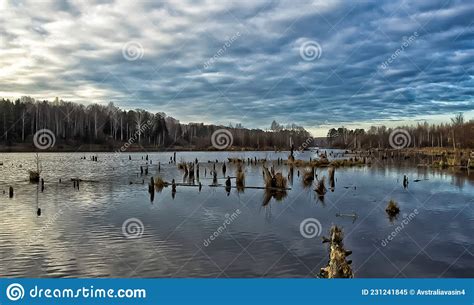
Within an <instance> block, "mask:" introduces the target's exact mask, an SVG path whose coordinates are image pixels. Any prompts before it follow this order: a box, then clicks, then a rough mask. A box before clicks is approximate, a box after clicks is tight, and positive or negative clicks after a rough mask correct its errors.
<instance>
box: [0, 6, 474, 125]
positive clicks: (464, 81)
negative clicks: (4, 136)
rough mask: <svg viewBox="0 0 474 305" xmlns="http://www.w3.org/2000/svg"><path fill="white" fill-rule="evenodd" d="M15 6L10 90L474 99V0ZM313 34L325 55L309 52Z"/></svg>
mask: <svg viewBox="0 0 474 305" xmlns="http://www.w3.org/2000/svg"><path fill="white" fill-rule="evenodd" d="M5 9H6V10H5V11H6V14H5V16H4V17H6V18H3V20H2V21H0V33H1V36H2V40H1V42H2V49H1V51H0V52H1V54H2V57H1V58H2V59H0V61H1V65H2V72H1V73H0V81H1V83H2V88H1V89H0V91H1V94H2V95H3V96H6V97H10V96H18V95H32V96H34V97H37V98H52V97H54V96H60V97H62V98H64V99H71V100H77V101H82V102H104V103H105V102H108V101H114V102H115V103H116V104H118V105H120V106H123V107H126V108H136V107H142V108H147V109H149V110H152V111H163V112H166V113H168V114H170V115H173V116H175V117H177V118H178V119H181V120H183V121H191V120H192V121H200V120H202V121H206V122H216V123H222V124H227V123H229V122H233V123H236V122H242V123H244V125H246V126H248V127H266V126H268V124H269V122H270V121H271V120H273V119H276V120H279V121H281V122H283V123H290V122H296V123H298V124H302V125H304V126H305V127H308V128H312V127H313V128H314V127H317V126H319V125H321V124H326V125H327V124H339V123H344V122H346V123H347V122H349V123H350V122H370V121H372V120H374V121H377V120H386V121H390V120H396V119H397V117H404V118H409V117H413V118H414V119H415V118H416V117H419V116H426V115H436V114H447V113H453V112H458V111H472V110H473V109H474V102H473V98H472V96H473V95H472V93H473V89H472V88H473V85H474V80H473V73H474V71H473V69H474V68H473V67H474V65H473V62H474V25H473V22H472V15H473V14H474V3H472V1H467V0H466V1H416V2H414V3H408V2H406V1H356V2H340V1H334V2H328V1H296V2H295V1H243V2H234V1H221V2H216V1H198V2H196V1H192V2H191V1H184V0H183V1H170V2H158V3H155V2H152V1H144V2H140V1H139V2H134V1H130V2H127V1H120V2H114V1H97V3H94V4H84V3H82V2H77V1H53V2H51V3H47V2H41V3H38V2H31V3H29V2H25V1H24V2H19V3H17V4H15V5H14V6H9V7H6V8H5ZM306 43H310V45H311V46H313V47H314V46H316V47H315V48H313V49H311V50H310V51H315V52H316V53H317V54H316V57H315V58H308V57H307V55H305V56H306V57H305V56H302V54H301V52H300V51H301V48H302V46H304V45H305V44H306ZM128 44H132V45H133V46H135V47H136V48H135V49H132V48H126V49H124V47H126V46H127V45H128ZM319 47H320V49H319ZM123 51H124V52H127V51H130V54H128V55H127V56H129V57H133V56H135V55H138V56H137V58H133V59H134V60H128V59H130V58H127V56H125V53H123ZM133 51H136V52H138V53H133ZM319 52H321V54H319ZM309 54H310V55H309V57H311V56H312V55H311V53H309ZM200 118H201V119H200Z"/></svg>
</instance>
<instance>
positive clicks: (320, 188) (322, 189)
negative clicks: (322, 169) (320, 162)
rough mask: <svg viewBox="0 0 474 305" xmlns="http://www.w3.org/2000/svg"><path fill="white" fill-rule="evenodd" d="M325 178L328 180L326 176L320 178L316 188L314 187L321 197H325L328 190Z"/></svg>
mask: <svg viewBox="0 0 474 305" xmlns="http://www.w3.org/2000/svg"><path fill="white" fill-rule="evenodd" d="M325 180H326V177H323V178H322V179H321V180H318V182H317V184H316V188H315V189H314V191H315V192H316V193H317V194H318V195H319V196H320V197H323V196H324V194H326V192H327V189H326V185H325V182H324V181H325Z"/></svg>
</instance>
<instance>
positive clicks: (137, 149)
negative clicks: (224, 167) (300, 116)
mask: <svg viewBox="0 0 474 305" xmlns="http://www.w3.org/2000/svg"><path fill="white" fill-rule="evenodd" d="M122 147H123V146H119V147H110V146H108V145H97V144H90V145H89V144H87V145H80V146H79V147H75V146H69V145H58V146H55V147H52V148H48V149H45V150H41V149H36V148H35V147H34V146H33V147H32V146H31V145H12V146H6V145H0V153H36V152H37V153H42V152H57V153H62V152H69V153H74V152H78V153H106V152H110V153H115V152H118V153H124V154H126V153H143V152H149V153H152V152H175V151H176V152H183V151H193V152H219V151H227V152H252V151H269V152H270V151H275V149H274V148H269V147H267V148H261V149H255V148H249V147H234V148H233V149H232V147H231V149H224V150H217V149H212V148H209V149H205V148H195V147H163V148H162V149H159V148H158V149H157V147H147V146H143V145H142V146H135V145H134V146H130V147H128V148H127V149H126V150H123V151H121V148H122ZM326 149H330V148H326ZM288 151H289V149H283V150H277V152H288Z"/></svg>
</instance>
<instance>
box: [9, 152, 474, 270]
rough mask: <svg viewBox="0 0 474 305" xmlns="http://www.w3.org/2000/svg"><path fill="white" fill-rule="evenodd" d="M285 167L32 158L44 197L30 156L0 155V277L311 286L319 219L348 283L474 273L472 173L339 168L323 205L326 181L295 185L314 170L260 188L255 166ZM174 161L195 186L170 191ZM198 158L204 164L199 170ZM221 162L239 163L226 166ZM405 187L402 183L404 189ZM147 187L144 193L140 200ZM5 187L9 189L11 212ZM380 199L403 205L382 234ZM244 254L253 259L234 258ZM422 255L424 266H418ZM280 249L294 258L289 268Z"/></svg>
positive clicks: (286, 172)
mask: <svg viewBox="0 0 474 305" xmlns="http://www.w3.org/2000/svg"><path fill="white" fill-rule="evenodd" d="M287 155H288V153H285V152H283V153H273V152H232V153H226V152H216V153H206V152H193V153H184V152H183V153H180V152H178V153H177V156H174V155H173V154H172V153H149V154H148V159H149V160H146V156H145V155H144V154H137V153H131V154H130V156H129V154H128V153H127V154H126V155H123V156H122V155H116V154H96V156H97V160H98V161H91V160H90V158H89V155H86V158H83V156H84V154H82V153H81V154H72V153H65V154H51V153H42V154H40V158H41V163H42V175H41V176H42V178H44V181H45V184H44V186H45V187H44V190H43V192H41V184H30V183H29V177H28V171H27V169H29V168H34V167H35V166H36V164H35V158H34V155H33V154H0V161H2V162H3V163H4V165H3V166H1V167H0V177H1V178H0V191H4V193H3V192H0V194H2V193H3V194H2V195H0V221H1V224H2V227H3V228H4V229H3V230H2V231H1V232H0V274H2V275H7V276H52V277H53V276H54V277H68V276H92V277H95V276H106V277H107V276H115V277H117V276H124V277H127V276H132V277H167V276H176V277H194V276H197V277H213V276H218V275H219V274H221V270H219V268H220V269H222V270H224V268H225V273H226V274H227V275H228V276H231V277H254V276H267V277H307V276H315V274H313V273H311V272H310V271H308V268H307V267H306V266H310V267H311V268H313V267H314V268H315V269H314V270H319V268H321V267H323V266H324V263H325V262H326V261H327V249H326V248H325V246H324V245H322V244H320V242H319V241H318V240H317V239H306V238H304V237H302V236H301V234H300V230H299V225H300V223H301V222H302V221H303V220H304V219H306V218H316V219H318V220H319V221H320V222H321V225H322V230H323V231H324V232H325V233H326V234H327V232H328V230H329V228H330V227H331V225H332V224H337V225H339V226H341V227H343V229H344V232H345V239H344V243H345V244H346V245H347V247H348V248H350V249H351V250H353V254H352V256H351V258H352V260H353V263H352V266H353V268H354V270H357V272H356V277H394V276H395V277H403V276H407V277H437V276H442V277H463V276H472V274H473V273H474V267H473V264H472V261H473V258H472V256H471V255H470V253H472V251H470V252H467V251H465V249H470V247H472V231H473V229H474V208H473V203H472V198H473V197H474V178H473V173H472V171H459V170H453V169H446V170H438V169H430V168H420V167H416V166H413V165H412V164H409V163H408V164H405V163H403V164H400V165H399V166H394V165H393V164H391V163H390V162H389V160H388V161H387V162H385V161H383V162H382V161H381V162H380V164H377V165H376V164H373V165H372V166H371V167H354V168H338V169H336V172H335V175H334V176H335V178H334V181H333V182H334V185H333V190H334V191H333V192H324V193H323V197H322V198H319V197H320V196H319V194H318V193H317V192H316V191H315V189H317V187H318V184H319V181H323V180H324V179H326V182H327V183H328V186H329V188H330V189H331V184H332V183H331V181H330V180H328V179H329V178H330V173H329V172H328V169H327V168H317V169H316V170H315V173H314V177H315V179H314V181H313V182H312V183H310V184H308V185H307V186H306V187H305V183H304V181H303V176H304V174H299V173H300V171H301V173H304V172H305V171H306V170H308V171H309V170H311V169H306V170H305V169H303V168H291V167H287V166H284V165H282V164H281V163H280V162H275V163H272V162H270V161H267V162H266V163H265V165H266V167H267V168H268V171H269V172H270V176H269V177H272V178H275V180H276V179H277V176H276V175H277V173H280V174H281V176H278V177H279V178H278V179H282V178H283V177H284V178H285V180H287V182H288V186H287V189H285V190H281V189H273V188H270V189H267V188H266V180H265V179H264V174H263V173H262V171H264V170H263V164H264V163H263V162H257V161H256V159H267V160H276V159H277V158H286V157H287ZM142 156H143V157H144V158H143V160H142ZM173 157H174V158H175V159H176V158H178V160H181V159H182V160H183V162H187V163H188V166H189V163H193V164H194V165H193V167H194V179H191V180H189V176H190V175H189V172H188V176H187V177H186V179H185V180H183V182H182V183H183V184H187V185H193V186H185V185H180V183H181V180H182V178H183V176H184V174H185V173H184V172H183V170H182V169H179V168H178V166H177V164H176V163H175V162H174V161H173ZM310 157H311V158H316V157H317V156H314V155H313V154H311V153H309V152H304V153H302V154H300V155H299V156H298V158H306V159H309V158H310ZM170 158H171V163H170V162H169V161H170ZM196 158H197V159H198V160H201V161H199V162H198V163H197V164H196V162H195V161H196V160H195V159H196ZM228 158H240V159H243V160H247V162H244V163H232V162H229V161H228ZM216 159H217V161H218V163H216V162H215V161H216ZM249 159H251V160H252V162H249ZM211 160H212V161H211ZM147 161H148V162H147ZM208 161H209V162H208ZM224 161H226V163H225V172H224V170H223V165H224ZM255 163H257V165H255ZM20 165H21V167H20ZM140 167H142V168H143V173H142V174H141V171H140ZM239 167H241V170H242V172H243V173H244V174H245V184H244V185H243V186H240V187H239V186H238V184H237V177H238V173H239ZM272 167H273V172H272V170H271V168H272ZM198 171H199V175H198ZM295 171H296V173H295ZM203 173H204V175H203ZM208 174H209V175H208ZM234 175H235V176H234ZM404 175H406V176H407V177H408V179H409V184H408V187H407V188H406V189H404V187H403V176H404ZM152 176H153V178H154V187H153V188H152V189H150V188H149V185H150V184H152V183H151V177H152ZM198 176H199V177H198ZM227 176H229V177H230V180H231V188H230V190H229V189H228V188H227V186H226V181H227ZM158 178H160V179H161V182H160V183H158V181H159V180H158ZM71 179H73V180H71ZM74 179H81V180H77V181H80V187H79V188H78V187H77V185H76V186H75V185H74V184H75V180H74ZM271 180H272V179H271ZM282 180H283V179H282ZM60 181H61V182H60ZM167 183H168V184H167ZM272 183H274V184H276V181H275V182H272V181H270V184H272ZM9 186H12V187H13V188H14V189H15V195H14V196H13V198H12V199H9V196H8V189H9ZM253 187H254V188H253ZM325 187H326V186H325ZM150 190H152V191H151V192H150ZM321 199H322V201H321ZM390 199H393V200H395V201H396V202H397V203H398V204H399V206H400V214H399V215H398V217H397V218H394V219H392V222H391V221H390V220H389V219H388V216H387V214H386V212H385V208H386V206H387V203H388V201H389V200H390ZM150 202H151V203H152V204H150ZM236 209H240V210H241V211H242V214H241V215H240V216H239V217H238V218H237V219H236V220H235V221H234V222H232V224H230V225H229V226H228V227H227V228H226V230H225V232H223V233H222V234H220V236H219V238H217V239H216V240H215V241H214V242H213V243H212V244H211V245H209V246H208V247H203V246H202V244H200V243H201V241H202V240H203V239H204V238H207V237H209V235H210V234H212V233H213V232H214V231H216V230H217V229H218V227H219V226H220V225H221V224H222V221H223V220H225V215H226V214H232V212H233V211H235V210H236ZM414 209H417V211H419V213H418V214H416V217H414V218H413V219H412V220H411V221H410V223H409V224H407V225H405V226H404V229H403V231H402V232H401V233H399V234H397V236H396V237H395V238H394V239H393V240H392V241H390V242H389V243H388V244H387V245H385V246H383V245H381V241H383V240H384V239H386V238H387V236H389V235H390V234H391V233H392V232H394V231H395V230H396V228H397V227H398V226H400V224H401V223H402V222H403V221H404V219H406V218H405V217H404V215H405V214H410V213H411V212H412V211H413V210H414ZM352 213H354V214H352ZM132 217H134V218H138V219H140V220H141V221H142V222H143V224H144V227H145V230H144V234H143V235H142V237H141V238H139V239H136V240H128V239H126V238H124V236H123V235H122V224H123V222H124V220H126V219H129V218H132ZM435 236H436V238H434V237H435ZM433 238H434V239H433ZM197 246H200V248H202V251H204V254H203V253H202V252H200V251H197V249H198V248H197ZM247 246H248V248H246V251H248V253H249V254H247V253H246V252H243V253H242V251H243V249H244V248H245V247H247ZM420 247H422V248H423V247H425V248H424V249H425V252H426V253H427V254H429V256H428V255H425V254H424V253H421V254H420ZM288 249H290V250H291V253H292V254H293V255H285V253H288ZM374 252H376V253H378V254H376V255H374ZM379 252H381V253H383V255H382V254H380V253H379ZM240 253H242V254H241V255H240V256H238V255H239V254H240ZM369 257H370V259H369V260H368V261H367V259H368V258H369ZM456 258H458V259H457V260H455V259H456ZM216 265H217V266H219V268H218V267H217V266H216ZM132 270H135V272H132ZM400 270H401V272H402V273H400Z"/></svg>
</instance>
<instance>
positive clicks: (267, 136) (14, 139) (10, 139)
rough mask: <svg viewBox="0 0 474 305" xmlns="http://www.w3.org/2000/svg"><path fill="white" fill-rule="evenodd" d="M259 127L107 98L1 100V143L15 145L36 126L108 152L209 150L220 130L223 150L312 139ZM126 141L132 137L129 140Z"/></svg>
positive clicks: (63, 140)
mask: <svg viewBox="0 0 474 305" xmlns="http://www.w3.org/2000/svg"><path fill="white" fill-rule="evenodd" d="M277 125H278V126H279V128H277V129H270V130H262V129H248V128H244V127H243V126H242V124H237V125H235V126H232V125H230V126H218V125H206V124H203V123H187V124H183V123H180V121H179V120H177V119H175V118H173V117H171V116H167V115H166V114H165V113H164V112H157V113H151V112H149V111H146V110H143V109H134V110H125V109H121V108H119V107H117V106H115V105H114V104H113V103H112V102H110V103H108V104H107V105H102V104H97V103H95V104H88V105H87V106H86V105H83V104H80V103H74V102H68V101H63V100H60V99H58V98H56V99H55V100H54V101H52V102H50V101H47V100H42V101H37V100H35V99H33V98H31V97H27V96H25V97H21V98H20V99H17V100H9V99H1V100H0V130H1V134H0V136H1V137H0V144H2V145H4V146H7V147H8V146H10V147H14V146H16V145H23V146H25V145H26V146H27V145H30V146H31V148H32V149H33V148H34V147H33V141H32V138H33V136H34V135H35V133H36V132H38V131H39V130H41V129H49V130H51V131H52V132H53V133H54V135H55V139H56V143H57V144H58V147H61V145H69V146H79V145H82V144H98V145H103V146H105V148H106V149H108V150H112V149H116V148H118V147H120V146H121V145H122V144H123V143H126V142H128V143H130V142H133V143H131V144H132V145H135V146H137V147H140V146H142V147H146V148H147V149H156V150H167V149H213V146H212V141H211V137H212V135H213V133H214V132H215V131H217V130H219V129H226V130H228V131H229V132H230V134H231V138H232V139H231V143H232V145H231V146H229V147H228V149H238V148H242V149H261V150H268V149H271V150H273V149H289V147H290V145H294V146H296V147H297V146H298V145H301V144H302V143H304V142H307V141H308V138H311V135H310V133H309V132H307V131H306V130H305V129H304V128H302V127H300V126H297V125H295V124H292V125H290V126H287V127H282V126H280V125H279V124H277ZM131 139H132V140H133V141H131Z"/></svg>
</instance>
